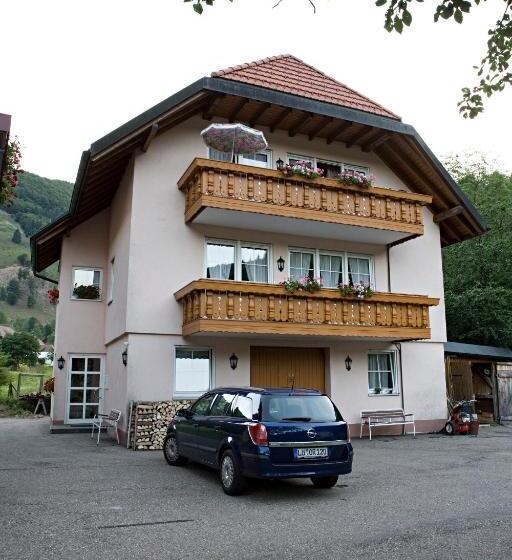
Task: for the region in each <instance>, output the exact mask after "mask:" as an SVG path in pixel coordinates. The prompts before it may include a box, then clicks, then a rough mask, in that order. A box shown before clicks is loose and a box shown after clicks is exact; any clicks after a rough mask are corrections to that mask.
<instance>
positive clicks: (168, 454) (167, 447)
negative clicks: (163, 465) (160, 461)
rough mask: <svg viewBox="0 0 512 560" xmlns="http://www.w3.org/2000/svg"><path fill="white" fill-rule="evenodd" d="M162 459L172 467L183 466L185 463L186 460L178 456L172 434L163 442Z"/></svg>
mask: <svg viewBox="0 0 512 560" xmlns="http://www.w3.org/2000/svg"><path fill="white" fill-rule="evenodd" d="M164 457H165V460H166V461H167V462H168V463H169V465H172V466H173V467H179V466H181V465H185V464H186V462H187V458H186V457H183V456H182V455H180V453H179V451H178V443H177V442H176V436H175V435H174V434H169V435H168V436H167V437H166V438H165V440H164Z"/></svg>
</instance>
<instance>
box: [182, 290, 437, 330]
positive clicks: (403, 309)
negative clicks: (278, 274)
mask: <svg viewBox="0 0 512 560" xmlns="http://www.w3.org/2000/svg"><path fill="white" fill-rule="evenodd" d="M175 297H176V300H177V301H180V302H181V303H182V305H183V335H184V336H188V335H197V334H213V333H222V334H238V335H240V334H244V335H285V336H286V335H287V336H295V335H309V336H329V337H352V338H362V339H364V338H378V339H389V340H404V339H428V338H430V326H429V306H431V305H437V304H438V303H439V300H438V299H437V298H429V297H425V296H415V295H412V296H411V295H404V294H391V293H375V294H373V295H372V296H371V297H369V298H366V299H362V300H359V299H357V298H354V297H342V296H341V295H340V293H339V292H338V290H334V289H321V290H319V291H318V292H316V293H314V294H306V293H300V294H299V293H295V294H293V295H290V294H288V293H287V292H286V290H285V289H284V288H283V286H281V285H279V284H276V285H274V284H257V283H252V282H232V281H226V280H196V281H194V282H191V283H190V284H188V285H187V286H185V287H184V288H182V289H181V290H179V291H178V292H176V294H175Z"/></svg>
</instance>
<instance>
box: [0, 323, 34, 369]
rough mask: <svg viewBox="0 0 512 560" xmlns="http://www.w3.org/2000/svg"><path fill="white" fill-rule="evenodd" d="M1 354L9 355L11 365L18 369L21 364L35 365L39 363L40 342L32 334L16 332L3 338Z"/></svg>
mask: <svg viewBox="0 0 512 560" xmlns="http://www.w3.org/2000/svg"><path fill="white" fill-rule="evenodd" d="M0 352H2V353H4V354H7V356H8V357H9V363H10V365H11V366H13V367H14V368H16V369H17V368H18V367H19V365H20V364H27V365H29V366H30V365H34V364H36V363H37V353H38V352H39V341H38V340H37V338H36V337H35V336H33V335H31V334H30V333H26V332H15V333H13V334H8V335H6V336H4V338H2V340H1V341H0Z"/></svg>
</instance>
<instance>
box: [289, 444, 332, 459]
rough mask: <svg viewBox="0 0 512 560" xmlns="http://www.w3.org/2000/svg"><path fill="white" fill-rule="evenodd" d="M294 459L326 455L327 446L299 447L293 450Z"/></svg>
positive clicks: (319, 457) (315, 457) (318, 457)
mask: <svg viewBox="0 0 512 560" xmlns="http://www.w3.org/2000/svg"><path fill="white" fill-rule="evenodd" d="M293 456H294V457H295V459H321V458H325V457H327V456H328V452H327V447H299V448H298V449H294V450H293Z"/></svg>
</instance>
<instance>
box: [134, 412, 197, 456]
mask: <svg viewBox="0 0 512 560" xmlns="http://www.w3.org/2000/svg"><path fill="white" fill-rule="evenodd" d="M191 403H192V401H159V402H136V403H134V404H133V410H132V422H131V425H130V431H131V434H130V442H131V446H132V448H133V449H140V450H144V449H162V447H163V443H164V439H165V435H166V434H167V426H168V425H169V422H170V421H171V419H172V418H173V417H174V415H175V414H176V412H178V410H181V409H182V408H188V407H189V406H190V404H191Z"/></svg>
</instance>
